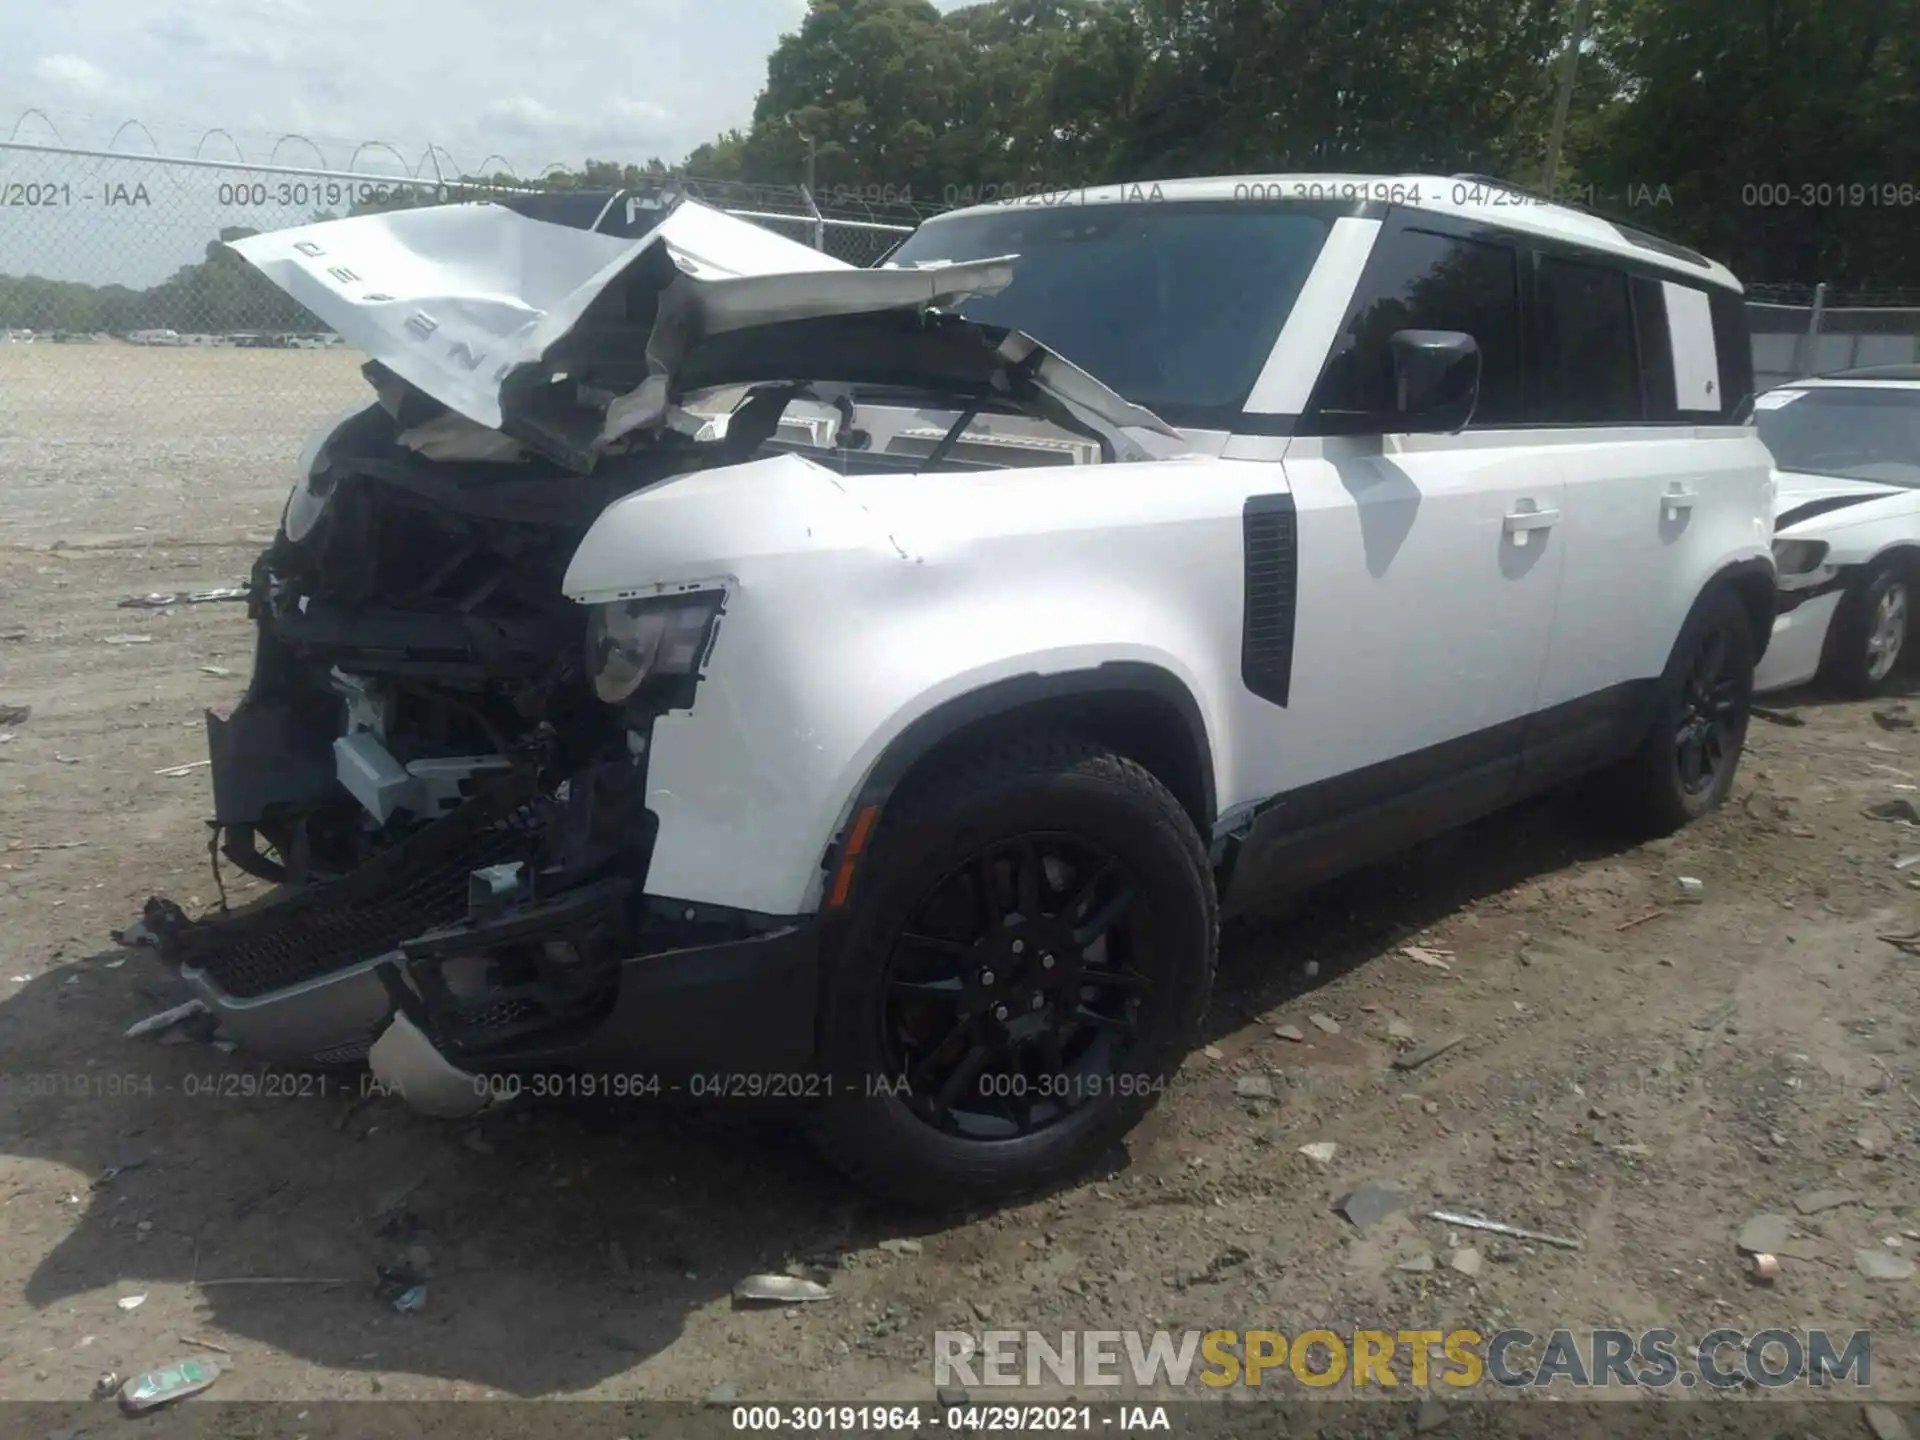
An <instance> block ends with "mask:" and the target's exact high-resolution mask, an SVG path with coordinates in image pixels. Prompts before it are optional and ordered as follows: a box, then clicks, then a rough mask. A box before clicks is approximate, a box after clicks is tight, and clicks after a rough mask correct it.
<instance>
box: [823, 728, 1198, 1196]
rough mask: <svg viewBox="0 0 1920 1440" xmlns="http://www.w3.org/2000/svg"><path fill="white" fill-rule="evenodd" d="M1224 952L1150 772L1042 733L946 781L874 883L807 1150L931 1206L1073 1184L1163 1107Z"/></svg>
mask: <svg viewBox="0 0 1920 1440" xmlns="http://www.w3.org/2000/svg"><path fill="white" fill-rule="evenodd" d="M1217 938H1218V919H1217V906H1216V900H1215V895H1214V885H1213V873H1212V870H1211V868H1210V866H1209V864H1208V862H1207V855H1206V851H1205V849H1204V847H1203V846H1202V844H1201V841H1200V837H1199V834H1198V833H1197V832H1196V830H1195V828H1194V824H1193V821H1192V820H1191V819H1190V818H1189V816H1188V815H1187V813H1186V812H1185V810H1184V809H1182V808H1181V806H1180V804H1179V802H1178V801H1177V800H1175V799H1174V797H1173V796H1172V795H1171V794H1170V793H1169V792H1168V791H1167V789H1166V787H1165V786H1163V785H1162V784H1161V783H1160V782H1159V781H1158V780H1156V779H1155V778H1154V777H1153V776H1152V775H1151V774H1149V773H1148V772H1147V771H1146V770H1145V769H1144V768H1142V767H1141V766H1140V765H1138V764H1136V763H1135V762H1133V761H1131V760H1129V759H1126V758H1125V757H1123V756H1120V755H1116V754H1114V753H1112V752H1111V751H1109V750H1106V749H1104V748H1102V747H1101V746H1099V745H1097V744H1094V743H1092V742H1089V741H1085V740H1081V739H1078V738H1076V737H1073V736H1070V735H1063V734H1050V733H1041V734H1031V735H1025V736H1020V737H1016V738H1014V739H1011V740H1008V741H1003V742H1000V743H998V744H996V745H993V746H991V747H990V748H985V749H982V750H978V751H976V752H974V753H973V754H972V755H970V756H967V757H965V758H963V759H961V760H959V761H957V762H952V763H949V764H947V765H946V766H944V767H943V768H942V769H941V770H940V771H939V772H937V773H935V774H932V775H930V776H927V777H926V778H925V779H923V780H921V781H919V782H917V783H914V784H912V785H911V786H910V787H909V788H908V789H906V790H905V791H903V793H902V794H901V795H900V796H899V798H898V799H896V800H895V801H894V802H893V803H892V804H891V805H890V806H889V808H888V812H887V814H886V816H885V818H884V819H883V820H882V822H881V826H880V829H879V831H878V833H877V834H876V836H875V838H874V841H873V843H872V844H871V846H870V847H869V848H868V852H867V855H866V858H865V859H864V860H863V861H862V866H861V872H860V874H859V877H858V883H857V891H856V895H855V899H854V908H853V913H852V915H851V917H850V920H849V922H848V925H847V927H846V930H845V932H844V933H843V935H842V937H841V940H840V942H839V943H838V944H837V945H836V947H835V952H834V954H833V955H832V956H831V958H830V959H829V961H828V974H827V979H826V984H825V987H824V991H825V993H824V996H823V1004H822V1021H821V1055H822V1059H823V1061H824V1064H825V1069H826V1073H828V1074H829V1075H831V1076H833V1077H834V1085H833V1094H832V1097H831V1098H830V1100H829V1101H828V1102H827V1104H825V1105H824V1106H823V1107H821V1108H820V1109H819V1110H818V1111H816V1112H815V1113H814V1114H813V1115H812V1116H811V1117H810V1122H809V1123H810V1128H811V1132H812V1138H813V1140H814V1142H815V1144H816V1146H817V1147H818V1149H819V1150H820V1152H821V1154H822V1155H823V1156H824V1157H825V1158H826V1159H827V1160H828V1161H829V1162H830V1163H831V1164H833V1165H834V1166H835V1167H836V1168H837V1169H839V1170H841V1171H842V1172H844V1173H845V1174H847V1175H848V1176H849V1177H851V1178H852V1179H854V1180H855V1181H856V1182H858V1183H859V1184H861V1185H862V1186H863V1187H866V1188H869V1189H871V1190H874V1191H877V1192H879V1193H882V1194H884V1195H887V1196H889V1197H891V1198H894V1199H898V1200H904V1201H907V1202H909V1203H912V1204H919V1205H949V1204H953V1203H956V1202H969V1201H971V1202H978V1201H989V1200H1000V1199H1005V1198H1008V1197H1010V1196H1013V1195H1017V1194H1022V1193H1026V1192H1029V1191H1032V1190H1035V1189H1038V1188H1043V1187H1046V1186H1048V1185H1051V1184H1054V1183H1057V1182H1059V1181H1060V1180H1062V1179H1065V1178H1067V1177H1068V1176H1070V1175H1072V1174H1074V1173H1075V1172H1077V1171H1079V1170H1080V1169H1081V1168H1082V1167H1083V1166H1084V1165H1085V1164H1086V1163H1087V1162H1088V1161H1090V1160H1091V1159H1093V1158H1094V1157H1096V1156H1097V1155H1099V1154H1100V1153H1102V1152H1103V1151H1105V1150H1107V1149H1108V1148H1109V1147H1110V1146H1112V1145H1113V1144H1114V1143H1115V1142H1117V1141H1118V1140H1119V1139H1120V1138H1121V1137H1122V1136H1123V1135H1125V1134H1126V1133H1127V1132H1128V1131H1129V1130H1131V1129H1132V1128H1133V1127H1134V1126H1135V1125H1137V1124H1138V1123H1139V1122H1140V1120H1141V1119H1142V1118H1143V1117H1144V1116H1145V1115H1146V1113H1147V1112H1148V1111H1149V1110H1150V1109H1151V1108H1152V1107H1153V1105H1154V1104H1155V1103H1156V1102H1157V1101H1158V1099H1159V1098H1160V1095H1161V1093H1162V1092H1163V1091H1164V1089H1165V1087H1166V1084H1167V1082H1168V1080H1169V1079H1170V1077H1171V1076H1172V1074H1173V1073H1174V1071H1175V1070H1177V1069H1178V1067H1179V1065H1180V1063H1181V1060H1182V1059H1183V1058H1184V1056H1185V1053H1186V1051H1187V1049H1188V1047H1189V1046H1190V1044H1191V1043H1192V1039H1193V1036H1194V1033H1195V1031H1196V1030H1197V1028H1198V1025H1199V1022H1200V1017H1201V1015H1202V1014H1203V1013H1204V1012H1205V1009H1206V1004H1207V998H1208V993H1209V990H1210V988H1211V985H1212V979H1213V967H1214V955H1215V948H1216V943H1217ZM903 1079H904V1082H905V1083H904V1085H903V1084H902V1083H901V1082H902V1080H903Z"/></svg>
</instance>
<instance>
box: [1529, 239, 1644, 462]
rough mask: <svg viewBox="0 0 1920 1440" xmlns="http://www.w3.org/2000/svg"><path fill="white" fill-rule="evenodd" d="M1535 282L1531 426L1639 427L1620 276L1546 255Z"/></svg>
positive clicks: (1632, 344)
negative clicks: (1536, 320)
mask: <svg viewBox="0 0 1920 1440" xmlns="http://www.w3.org/2000/svg"><path fill="white" fill-rule="evenodd" d="M1535 279H1536V284H1535V287H1534V296H1535V307H1536V310H1537V312H1538V314H1539V337H1540V352H1539V364H1538V367H1537V369H1536V383H1537V385H1538V387H1539V389H1538V398H1537V400H1536V402H1535V407H1534V415H1533V418H1534V419H1535V420H1537V421H1539V422H1541V423H1543V424H1548V425H1580V424H1596V423H1604V422H1609V421H1612V422H1619V423H1631V422H1637V421H1639V420H1640V419H1641V418H1642V417H1643V414H1644V402H1643V400H1642V396H1641V384H1640V363H1639V346H1638V344H1637V342H1636V340H1635V336H1634V325H1633V306H1632V303H1631V301H1630V300H1629V299H1628V289H1627V277H1626V275H1625V274H1624V273H1623V272H1621V271H1619V270H1613V269H1609V268H1607V267H1606V266H1604V265H1590V264H1587V263H1585V262H1584V261H1579V260H1563V259H1561V258H1560V257H1559V256H1557V255H1545V256H1542V257H1541V259H1540V265H1539V269H1538V270H1537V271H1536V272H1535Z"/></svg>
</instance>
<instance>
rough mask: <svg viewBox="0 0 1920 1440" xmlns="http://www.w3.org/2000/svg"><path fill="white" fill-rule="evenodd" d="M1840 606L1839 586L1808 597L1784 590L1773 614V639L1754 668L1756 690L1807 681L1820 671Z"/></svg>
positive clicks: (1761, 692)
mask: <svg viewBox="0 0 1920 1440" xmlns="http://www.w3.org/2000/svg"><path fill="white" fill-rule="evenodd" d="M1796 601H1797V603H1796ZM1839 606H1840V591H1839V590H1838V589H1832V590H1828V591H1826V592H1825V593H1824V594H1819V595H1812V596H1809V597H1807V598H1805V599H1800V598H1799V597H1798V596H1797V595H1796V594H1795V593H1794V592H1793V591H1791V590H1788V591H1782V592H1781V594H1780V599H1779V608H1778V609H1777V610H1776V611H1775V613H1774V618H1773V639H1772V641H1771V642H1770V643H1769V644H1768V645H1767V653H1766V655H1765V656H1764V657H1763V658H1762V659H1761V661H1760V666H1759V668H1758V669H1757V670H1755V671H1754V676H1753V688H1754V690H1755V691H1756V692H1758V693H1760V694H1765V693H1767V692H1769V691H1773V690H1785V689H1788V688H1789V687H1791V686H1794V685H1804V684H1805V683H1806V682H1807V681H1809V680H1811V679H1813V677H1814V676H1815V675H1816V674H1818V673H1819V670H1820V656H1821V653H1822V651H1823V649H1824V648H1825V646H1826V643H1827V628H1828V627H1829V626H1830V625H1831V624H1832V623H1833V612H1834V611H1835V610H1837V609H1838V608H1839Z"/></svg>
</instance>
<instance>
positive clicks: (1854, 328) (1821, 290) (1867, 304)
mask: <svg viewBox="0 0 1920 1440" xmlns="http://www.w3.org/2000/svg"><path fill="white" fill-rule="evenodd" d="M1747 322H1748V328H1749V329H1750V330H1751V331H1752V332H1753V378H1754V384H1755V387H1756V388H1758V389H1761V390H1764V389H1766V388H1767V387H1768V386H1770V385H1782V384H1785V383H1786V382H1788V381H1790V380H1801V379H1805V378H1806V377H1807V376H1809V375H1824V374H1827V373H1828V372H1830V371H1834V370H1852V369H1856V368H1858V367H1861V366H1866V365H1915V364H1920V294H1915V293H1899V292H1895V293H1879V294H1871V293H1848V292H1842V291H1830V290H1829V289H1828V288H1827V286H1825V285H1812V286H1786V285H1755V286H1751V287H1749V289H1748V293H1747Z"/></svg>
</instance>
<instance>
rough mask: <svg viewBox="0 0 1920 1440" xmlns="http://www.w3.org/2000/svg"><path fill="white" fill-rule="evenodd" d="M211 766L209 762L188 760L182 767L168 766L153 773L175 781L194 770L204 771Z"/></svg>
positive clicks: (211, 762)
mask: <svg viewBox="0 0 1920 1440" xmlns="http://www.w3.org/2000/svg"><path fill="white" fill-rule="evenodd" d="M211 764H213V761H211V760H189V761H188V762H187V763H186V764H184V765H169V766H168V767H167V768H166V769H164V770H156V771H154V772H153V773H154V774H156V775H165V776H166V777H167V778H168V779H170V780H177V779H179V777H180V776H182V775H191V774H192V773H193V772H194V771H195V770H204V769H205V768H206V767H207V766H209V765H211Z"/></svg>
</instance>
